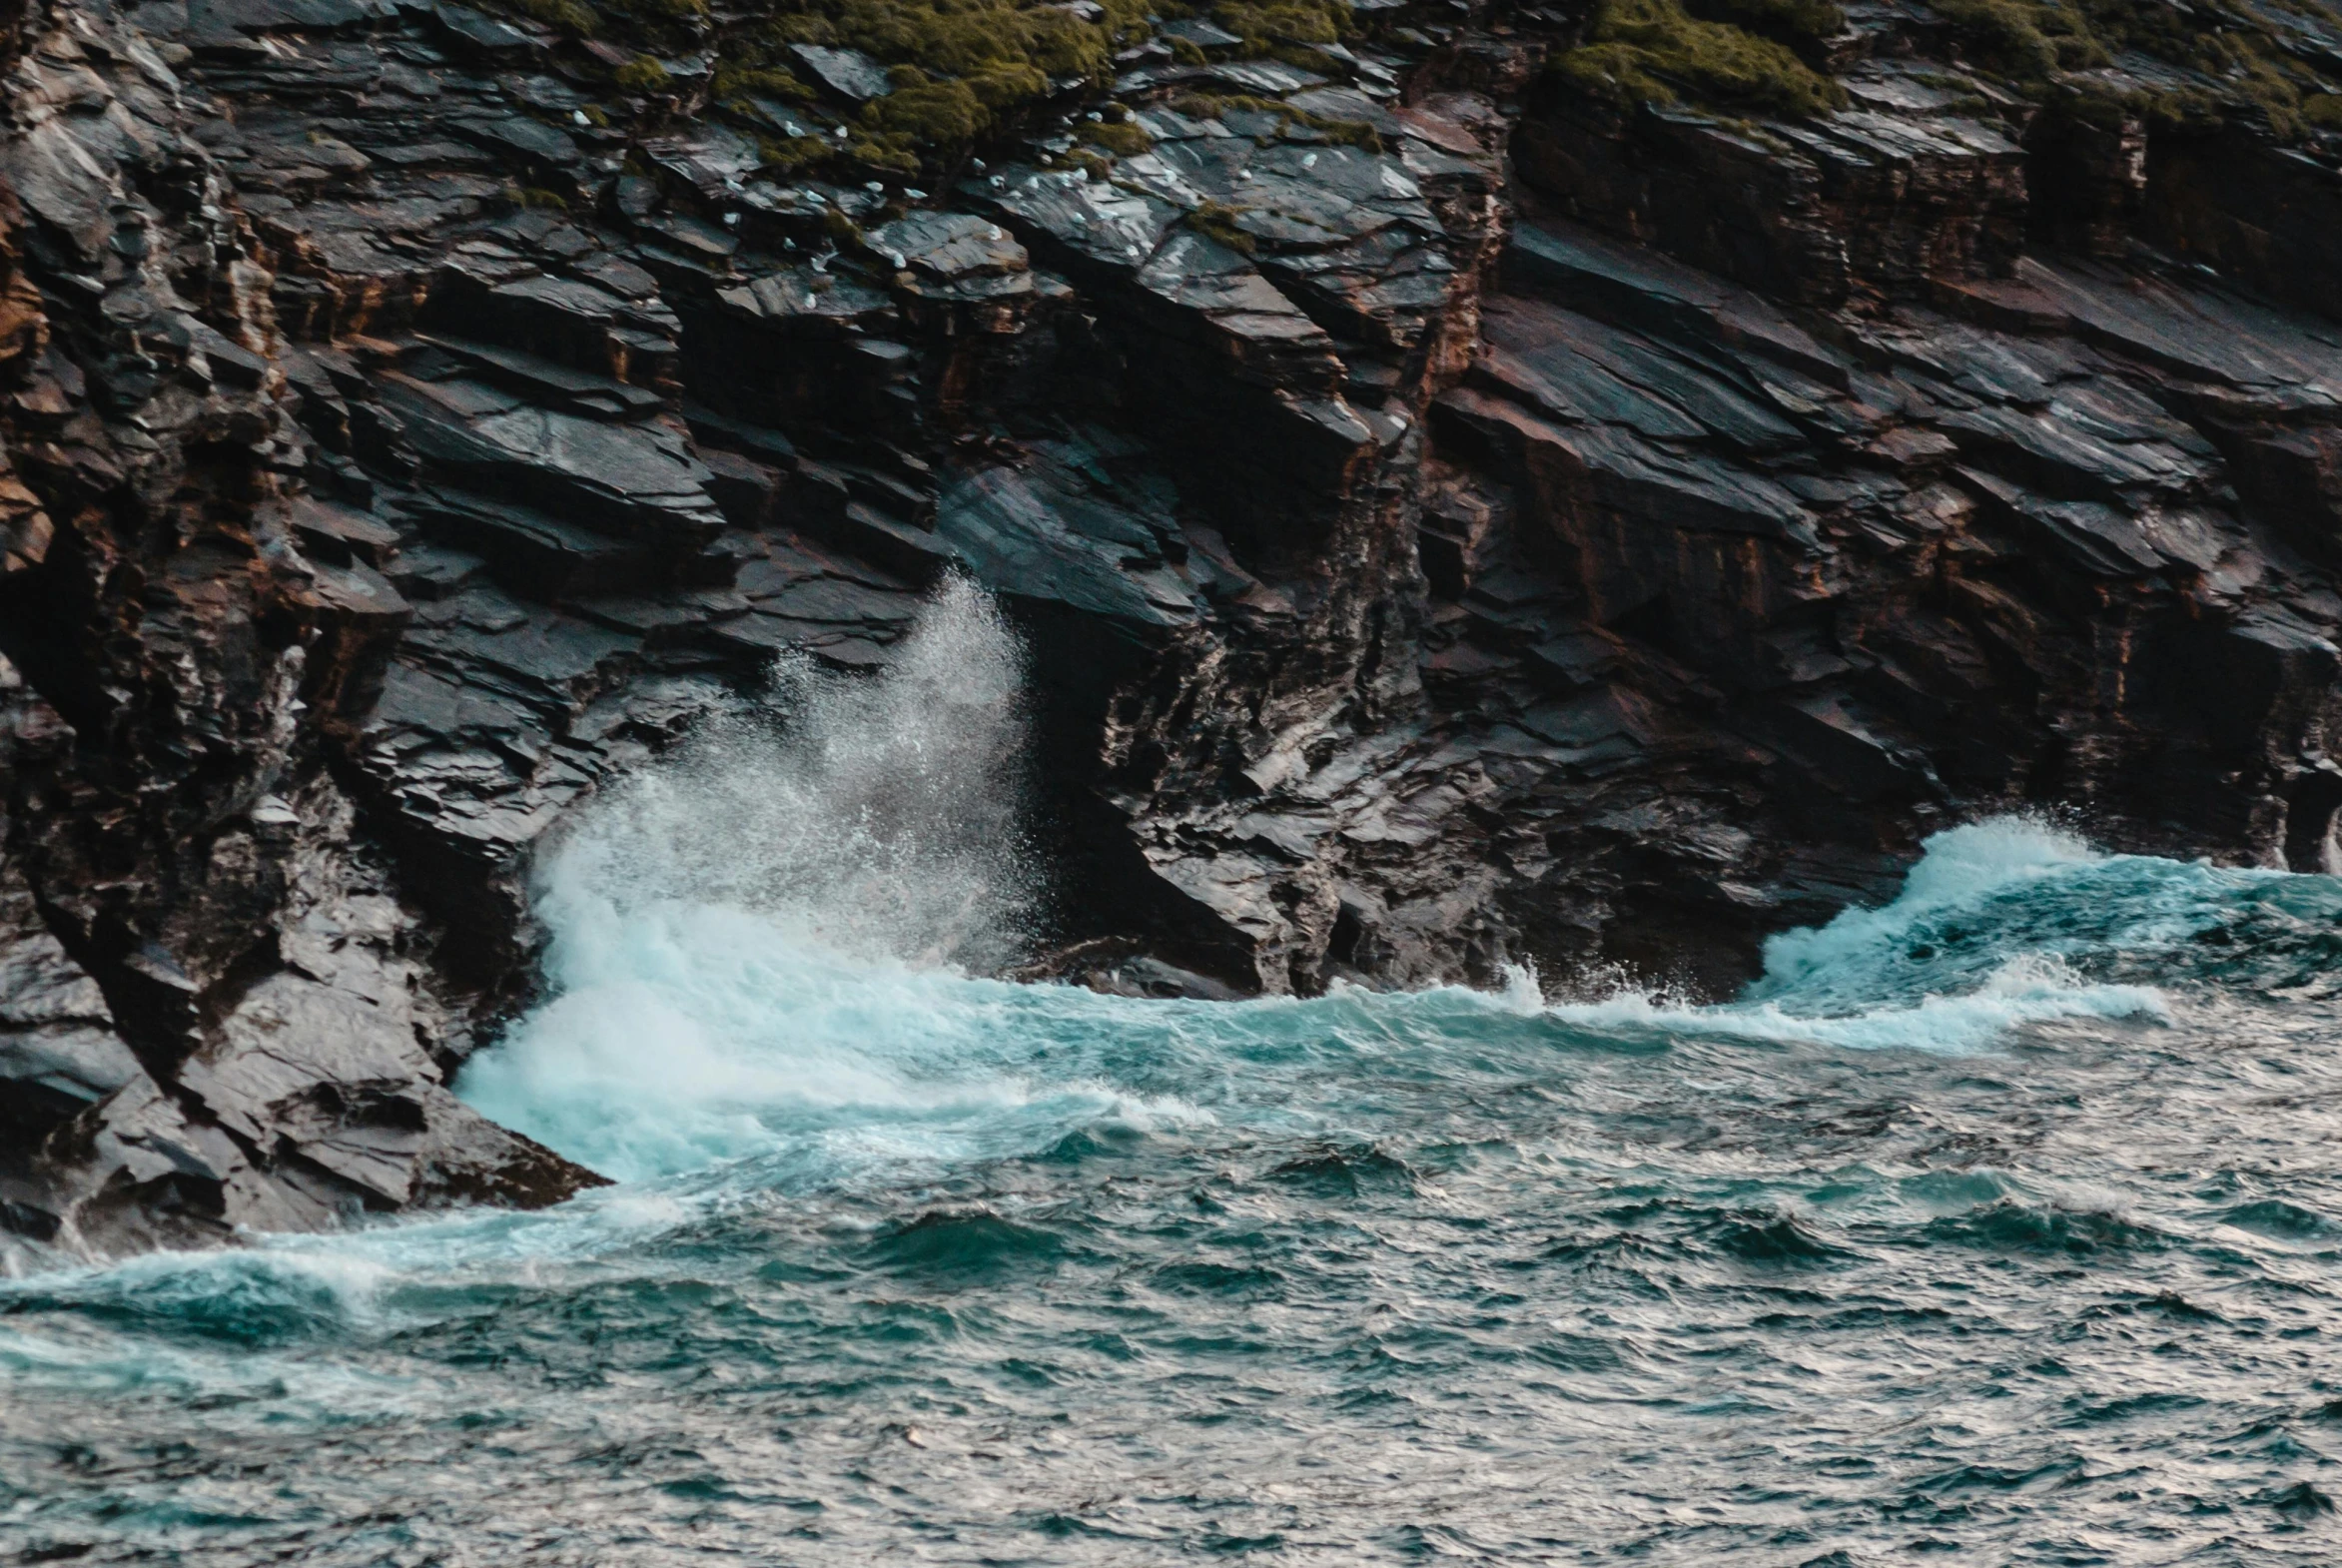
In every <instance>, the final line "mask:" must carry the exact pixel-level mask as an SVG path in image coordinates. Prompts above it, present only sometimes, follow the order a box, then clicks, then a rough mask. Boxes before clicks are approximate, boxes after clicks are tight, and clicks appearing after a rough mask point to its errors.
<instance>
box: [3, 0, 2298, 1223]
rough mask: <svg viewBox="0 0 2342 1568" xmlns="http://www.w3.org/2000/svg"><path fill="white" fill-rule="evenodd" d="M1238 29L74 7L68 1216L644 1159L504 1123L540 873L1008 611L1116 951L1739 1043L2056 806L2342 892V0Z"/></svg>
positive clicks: (20, 964)
mask: <svg viewBox="0 0 2342 1568" xmlns="http://www.w3.org/2000/svg"><path fill="white" fill-rule="evenodd" d="M1181 9H1182V8H1179V7H1171V6H1167V7H1165V8H1164V10H1165V14H1146V15H1142V14H1140V13H1139V11H1138V10H1137V9H1136V8H1135V7H1133V6H1130V5H1119V6H1114V7H1109V6H1106V5H1102V4H1098V3H1095V0H1074V3H1071V4H1065V5H1054V6H1034V7H1020V6H1016V5H1013V4H1009V3H1005V0H1002V3H995V4H991V5H968V6H963V7H959V8H957V9H952V8H927V9H918V8H913V7H909V6H892V7H890V6H887V5H884V4H879V3H876V0H869V3H864V0H855V3H848V4H838V5H826V6H825V5H822V4H807V5H799V6H796V7H794V8H791V9H786V10H766V11H760V12H755V13H745V14H735V13H730V12H727V11H723V10H720V9H719V10H709V9H707V8H705V7H704V6H703V5H701V4H698V3H695V0H668V3H665V4H657V5H653V4H648V3H645V4H643V5H641V6H638V7H636V8H634V9H632V10H628V11H611V12H597V11H591V10H587V9H585V8H583V7H581V6H579V5H576V4H574V3H570V0H534V3H531V4H528V5H526V6H524V7H519V8H515V9H511V10H506V11H500V12H497V13H495V14H490V13H489V12H486V11H481V10H474V9H468V8H465V7H463V6H459V5H455V4H452V3H446V4H429V3H421V0H151V3H148V4H145V5H141V6H138V7H136V8H135V9H130V10H115V9H110V8H109V7H108V6H106V5H105V4H103V3H101V0H81V3H78V4H73V3H64V0H52V3H50V4H47V5H35V6H33V7H31V8H29V9H23V10H20V11H19V12H17V13H16V14H15V15H14V16H13V17H12V18H11V19H9V20H8V21H7V23H6V39H7V52H6V61H5V72H6V87H5V90H4V93H5V115H6V123H5V129H4V134H0V173H4V174H5V177H6V193H5V196H4V197H0V397H4V400H0V438H4V440H5V455H6V467H5V470H0V656H4V657H0V786H4V787H0V812H4V816H0V827H4V829H5V839H4V843H5V854H4V856H0V1222H4V1223H5V1224H6V1225H7V1226H8V1227H10V1228H13V1229H15V1230H17V1231H20V1232H22V1233H24V1234H27V1235H30V1236H32V1237H35V1238H37V1239H40V1240H43V1241H50V1242H57V1243H60V1244H69V1245H79V1246H85V1247H95V1248H100V1249H108V1248H121V1247H130V1246H138V1245H146V1244H156V1243H184V1242H190V1241H198V1240H202V1239H206V1238H212V1237H221V1236H226V1235H229V1234H232V1233H233V1231H234V1229H235V1228H236V1227H237V1226H240V1225H241V1226H256V1227H273V1228H284V1227H310V1226H319V1225H325V1224H330V1223H335V1222H338V1221H339V1219H340V1218H342V1217H344V1216H348V1215H353V1214H357V1213H362V1212H366V1211H375V1210H385V1209H395V1208H400V1207H404V1206H408V1205H415V1204H429V1203H441V1202H450V1201H498V1202H521V1203H536V1202H544V1201H551V1200H555V1199H557V1198H559V1197H561V1196H564V1195H566V1194H568V1193H569V1192H571V1191H574V1190H576V1189H577V1188H578V1187H579V1186H580V1185H581V1184H585V1183H589V1182H591V1181H593V1180H595V1179H597V1178H596V1177H594V1176H592V1175H591V1174H590V1173H587V1172H584V1171H581V1170H579V1169H577V1168H575V1167H573V1166H571V1165H569V1164H567V1163H566V1162H564V1161H562V1160H561V1159H559V1158H558V1157H557V1156H554V1155H552V1154H550V1153H549V1152H547V1151H545V1150H542V1149H540V1148H538V1147H536V1146H534V1145H531V1144H529V1143H527V1142H526V1141H525V1140H522V1139H519V1138H517V1137H515V1136H513V1135H511V1134H508V1133H505V1132H503V1131H501V1130H499V1129H496V1128H494V1127H492V1126H490V1125H488V1124H487V1123H485V1122H483V1121H482V1120H481V1119H479V1118H478V1117H476V1116H475V1115H473V1114H472V1113H470V1112H469V1111H468V1110H466V1109H465V1108H464V1107H463V1106H462V1105H460V1104H459V1103H458V1102H457V1101H455V1100H454V1098H453V1097H452V1096H451V1095H450V1094H449V1093H448V1092H447V1090H446V1088H445V1079H446V1077H447V1075H448V1074H449V1073H450V1072H451V1071H452V1069H453V1068H454V1067H455V1066H456V1065H458V1064H459V1063H460V1062H461V1060H462V1058H463V1057H464V1055H465V1054H466V1053H467V1052H468V1051H469V1050H470V1049H471V1048H472V1046H473V1044H474V1043H475V1042H477V1041H479V1040H480V1039H482V1038H483V1037H484V1036H485V1035H486V1034H488V1033H491V1032H492V1031H493V1030H494V1029H495V1028H496V1027H497V1025H498V1024H499V1022H500V1021H501V1020H502V1019H504V1018H506V1017H508V1016H509V1014H510V1010H511V1009H512V1008H514V1007H515V1006H518V1005H520V1004H522V1003H523V1002H524V1001H525V1000H526V999H527V997H528V995H529V991H530V987H531V984H532V976H533V953H534V943H535V938H534V934H533V932H532V929H531V926H530V922H529V915H528V907H527V900H526V873H527V868H528V864H529V859H530V855H531V852H532V849H533V848H534V846H536V845H537V844H538V843H539V842H540V841H541V840H542V839H543V837H544V835H545V834H546V832H547V831H548V830H549V829H550V828H552V827H553V825H554V824H556V823H557V822H558V821H559V820H560V818H561V815H562V813H563V812H564V810H565V809H567V808H568V807H570V806H572V805H573V804H574V803H576V802H577V801H579V800H580V799H582V798H584V797H586V796H587V795H589V794H590V793H591V792H592V791H593V790H594V789H595V788H596V786H597V785H598V784H599V783H600V782H601V781H602V780H604V779H606V778H608V777H610V776H611V775H612V773H613V771H614V770H620V769H623V768H626V767H628V766H630V765H632V764H634V763H636V762H638V761H640V760H641V759H642V758H644V757H645V756H647V755H649V754H650V753H652V752H653V751H655V750H656V749H657V748H659V747H660V746H662V745H664V744H666V743H667V742H669V741H671V740H672V739H673V738H675V737H676V736H678V735H680V734H681V733H683V732H684V731H686V730H687V729H688V728H689V727H690V725H691V724H692V722H693V720H694V718H695V717H696V716H698V715H700V714H702V713H704V712H706V711H708V710H709V709H710V708H711V707H713V706H714V705H716V704H718V703H721V702H722V701H724V700H725V699H726V697H727V695H728V694H730V693H733V692H737V691H740V690H743V689H749V688H752V687H754V686H755V685H756V683H757V682H759V681H760V680H762V679H763V678H764V677H765V673H766V671H767V669H768V668H769V665H770V663H771V660H772V658H773V656H774V654H775V653H776V652H777V651H779V650H782V649H786V648H797V649H803V650H806V651H807V652H808V653H810V654H811V656H813V657H815V658H817V659H819V660H821V661H823V662H824V663H826V664H829V665H831V666H833V667H836V668H840V669H847V670H856V671H866V670H873V669H877V668H879V667H882V666H884V665H885V664H886V663H887V661H888V658H889V648H890V646H891V645H892V644H893V643H894V642H895V640H896V639H897V638H898V637H899V635H900V633H901V631H902V629H903V628H904V627H905V626H906V625H907V624H908V622H909V621H910V619H911V617H912V616H913V615H914V613H915V611H916V607H917V604H918V601H919V595H920V594H921V592H922V591H923V590H924V589H926V588H928V587H930V586H932V585H933V584H934V583H935V582H937V581H938V580H939V579H940V578H941V577H942V576H943V575H944V574H946V573H949V572H954V571H959V572H965V573H968V574H970V575H972V576H974V577H976V578H977V579H979V580H980V581H982V582H983V583H985V584H986V585H987V586H989V587H990V588H991V589H992V590H993V592H994V593H995V594H996V595H997V596H998V597H999V599H1000V600H1001V602H1002V603H1003V604H1004V605H1005V606H1006V607H1007V608H1008V609H1009V610H1010V612H1011V613H1012V615H1013V616H1014V617H1015V619H1016V620H1017V622H1018V623H1019V625H1020V626H1021V628H1022V629H1023V631H1024V634H1025V636H1026V639H1027V642H1028V644H1029V647H1030V649H1031V653H1032V671H1033V678H1034V700H1035V703H1036V707H1037V710H1038V712H1037V719H1038V726H1037V733H1038V735H1039V736H1040V737H1041V738H1040V742H1039V744H1040V747H1041V755H1040V757H1039V759H1038V763H1039V765H1038V767H1037V776H1038V779H1039V783H1040V792H1041V796H1042V799H1041V800H1040V802H1039V803H1038V804H1039V808H1040V817H1041V820H1042V821H1043V822H1044V824H1045V827H1044V832H1045V834H1046V836H1047V838H1048V840H1049V842H1048V846H1047V848H1048V852H1049V857H1050V858H1051V859H1052V860H1053V861H1054V862H1055V863H1056V864H1057V865H1059V866H1060V867H1062V868H1065V869H1064V874H1063V875H1062V877H1061V886H1060V890H1059V897H1058V898H1057V901H1056V920H1057V930H1056V931H1055V933H1054V938H1055V940H1054V942H1053V944H1052V946H1051V947H1050V949H1049V950H1048V951H1046V952H1043V953H1038V954H1036V955H1035V956H1034V959H1033V964H1032V967H1031V972H1032V973H1035V974H1052V975H1059V976H1065V977H1069V978H1075V979H1081V980H1085V981H1087V982H1088V983H1091V984H1096V985H1102V986H1108V987H1113V988H1118V989H1126V990H1140V991H1167V992H1176V991H1184V992H1187V993H1190V994H1227V993H1232V992H1251V991H1300V992H1309V991H1313V990H1317V989H1320V988H1322V987H1323V986H1325V985H1326V984H1328V983H1329V982H1330V981H1332V980H1333V979H1335V978H1337V977H1346V978H1351V979H1356V980H1362V981H1365V982H1367V983H1373V984H1392V985H1405V984H1417V983H1423V982H1428V981H1433V980H1441V979H1466V980H1488V979H1490V978H1492V977H1494V976H1495V975H1496V974H1497V973H1498V971H1499V970H1500V968H1501V967H1502V966H1503V965H1505V964H1507V963H1511V962H1516V961H1523V960H1527V961H1534V962H1535V963H1537V964H1538V966H1539V967H1540V971H1541V973H1543V974H1544V975H1545V976H1546V977H1547V978H1548V979H1549V980H1556V979H1559V978H1561V977H1566V976H1569V975H1571V974H1574V973H1578V972H1581V971H1584V970H1586V969H1588V968H1589V967H1593V966H1604V965H1608V966H1617V967H1624V968H1626V969H1629V970H1633V971H1638V972H1641V973H1644V974H1648V975H1655V976H1664V977H1669V978H1672V979H1675V980H1676V981H1678V982H1679V983H1682V984H1685V985H1689V986H1692V987H1694V988H1700V989H1707V990H1710V991H1717V990H1722V989H1725V988H1729V987H1730V986H1731V985H1733V984H1736V983H1737V982H1738V981H1739V980H1740V979H1742V978H1744V977H1745V976H1746V975H1747V974H1748V973H1749V972H1750V966H1751V963H1752V957H1753V954H1754V952H1755V949H1756V945H1757V943H1758V942H1759V941H1760V940H1761V939H1762V937H1763V936H1764V935H1765V934H1766V933H1767V932H1769V931H1772V930H1776V929H1779V928H1781V927H1783V926H1785V925H1788V924H1793V923H1799V922H1806V921H1811V920H1814V919H1817V918H1820V917H1823V916H1826V915H1827V914H1828V913H1829V912H1830V911H1831V910H1833V909H1835V908H1837V907H1839V906H1841V905H1843V904H1844V903H1846V902H1847V901H1849V900H1854V899H1862V898H1866V897H1870V896H1872V895H1874V894H1875V893H1877V892H1878V891H1879V890H1881V889H1882V888H1883V887H1885V886H1887V885H1888V884H1889V883H1890V882H1891V881H1892V879H1893V878H1894V877H1895V876H1896V875H1897V873H1898V871H1899V868H1900V867H1901V866H1902V865H1903V864H1905V863H1906V862H1908V860H1909V859H1910V857H1911V855H1912V854H1913V852H1914V850H1915V847H1916V844H1917V842H1918V840H1919V838H1920V837H1922V836H1924V835H1925V834H1926V833H1927V832H1928V831H1930V830H1931V828H1932V827H1933V826H1935V825H1938V824H1942V823H1944V822H1947V821H1949V820H1951V819H1952V818H1954V817H1956V816H1958V815H1960V814H1963V813H1972V812H1977V811H1983V810H1990V809H2001V808H2005V807H2007V806H2010V805H2015V804H2024V803H2031V804H2035V805H2039V806H2043V807H2073V808H2078V809H2079V810H2081V811H2083V812H2085V813H2086V815H2087V820H2088V821H2089V823H2090V825H2091V827H2092V829H2093V831H2094V832H2096V833H2098V834H2099V835H2100V836H2103V837H2106V838H2110V839H2112V840H2115V841H2118V842H2123V843H2128V844H2134V845H2138V846H2141V847H2153V848H2159V849H2165V850H2175V851H2182V852H2187V853H2198V854H2208V855H2212V856H2215V857H2218V858H2221V859H2227V860H2235V861H2249V862H2257V863H2264V864H2283V865H2290V866H2293V867H2296V868H2301V869H2324V868H2327V867H2329V866H2330V865H2331V864H2332V863H2333V861H2334V859H2335V856H2336V854H2337V850H2336V843H2335V813H2336V810H2337V808H2338V807H2342V767H2338V766H2337V765H2336V763H2335V762H2334V761H2332V760H2329V759H2328V757H2327V756H2326V753H2325V740H2326V733H2327V728H2328V726H2329V724H2330V722H2331V721H2332V717H2333V715H2334V714H2335V712H2336V707H2337V691H2338V688H2337V678H2338V674H2342V672H2338V670H2337V651H2336V638H2337V636H2338V635H2342V597H2337V595H2336V593H2335V592H2334V588H2333V578H2332V572H2333V569H2334V567H2335V565H2336V564H2337V562H2336V560H2335V555H2336V551H2337V541H2338V540H2342V329H2337V328H2336V327H2335V326H2333V325H2332V323H2331V322H2330V321H2329V320H2328V319H2327V316H2330V315H2331V314H2333V313H2335V312H2337V311H2338V310H2342V298H2337V296H2336V293H2335V290H2336V283H2335V278H2336V275H2335V273H2334V270H2333V268H2332V267H2331V265H2330V261H2329V259H2330V258H2331V257H2332V256H2333V255H2335V254H2336V249H2337V242H2338V241H2342V173H2338V172H2337V171H2338V169H2342V132H2338V131H2337V130H2336V129H2332V128H2335V127H2342V114H2334V113H2331V112H2329V111H2331V110H2334V109H2336V108H2342V98H2337V97H2335V96H2334V95H2333V94H2331V93H2329V92H2327V91H2326V86H2325V84H2326V83H2327V82H2328V81H2329V80H2334V81H2338V82H2342V23H2337V22H2336V20H2335V19H2334V17H2333V16H2332V15H2331V14H2329V13H2328V12H2327V11H2325V10H2324V9H2323V8H2322V7H2320V6H2318V5H2316V4H2310V3H2299V4H2288V5H2285V6H2283V7H2279V6H2276V5H2274V4H2271V5H2269V6H2267V7H2266V8H2262V7H2259V6H2256V5H2251V4H2246V3H2245V0H2234V3H2233V4H2231V5H2230V6H2228V7H2227V8H2226V9H2222V8H2218V7H2214V8H2211V9H2203V8H2198V10H2196V11H2194V12H2190V13H2187V17H2188V18H2192V20H2186V19H2182V20H2179V21H2173V20H2171V18H2170V17H2169V16H2166V15H2164V14H2162V13H2159V12H2157V13H2150V12H2147V11H2144V10H2141V9H2139V8H2136V7H2132V6H2128V5H2125V4H2120V3H2115V0H2104V3H2100V4H2097V5H2095V6H2079V7H2061V6H2059V5H2053V4H2027V3H2023V0H1988V3H1978V0H1943V3H1940V4H1938V5H1936V6H1933V7H1932V6H1930V5H1927V4H1922V3H1920V0H1876V3H1865V4H1858V5H1854V6H1850V7H1848V8H1847V9H1845V10H1840V9H1839V8H1837V7H1834V6H1830V5H1826V4H1821V3H1814V4H1806V5H1801V4H1794V3H1785V4H1782V5H1776V6H1763V5H1723V6H1720V7H1709V8H1704V9H1701V10H1700V11H1699V14H1697V15H1695V14H1693V13H1692V12H1690V11H1686V10H1683V9H1681V8H1680V7H1678V6H1676V5H1675V4H1673V0H1607V3H1605V4H1602V5H1598V6H1595V7H1593V8H1592V9H1586V8H1583V7H1578V8H1572V7H1569V6H1519V5H1505V4H1489V3H1484V0H1437V3H1435V0H1356V3H1353V4H1351V5H1349V6H1347V7H1343V6H1338V5H1335V6H1330V7H1329V6H1307V5H1300V4H1292V5H1282V6H1269V7H1261V6H1252V5H1242V4H1235V3H1228V4H1223V5H1222V6H1220V7H1219V8H1218V10H1216V11H1213V12H1211V13H1209V14H1207V15H1206V14H1193V15H1172V14H1171V13H1173V12H1177V11H1179V10H1181ZM2158 17H2160V18H2161V19H2160V20H2158ZM2318 313H2327V316H2321V315H2320V314H2318Z"/></svg>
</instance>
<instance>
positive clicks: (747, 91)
mask: <svg viewBox="0 0 2342 1568" xmlns="http://www.w3.org/2000/svg"><path fill="white" fill-rule="evenodd" d="M709 92H710V93H711V94H712V95H713V96H714V97H715V98H717V99H719V100H721V99H726V98H780V99H786V100H787V101H789V102H791V103H805V102H808V101H810V100H811V99H812V97H813V89H811V88H810V87H807V86H806V85H805V84H804V83H803V82H800V81H799V80H797V78H796V77H795V76H793V75H791V74H790V73H789V72H787V71H784V70H780V69H778V68H776V67H772V66H741V65H730V64H726V65H719V66H717V67H716V74H715V80H714V81H713V82H712V83H711V84H710V86H709Z"/></svg>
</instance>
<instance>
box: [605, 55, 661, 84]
mask: <svg viewBox="0 0 2342 1568" xmlns="http://www.w3.org/2000/svg"><path fill="white" fill-rule="evenodd" d="M610 80H611V81H612V82H613V83H615V84H616V86H617V88H618V91H620V92H622V93H655V92H658V91H660V90H661V89H662V88H664V87H665V86H666V85H667V82H668V80H669V78H668V76H667V68H666V67H665V66H663V65H661V64H659V63H658V62H657V61H656V60H653V59H652V58H651V57H650V56H649V55H636V56H635V57H634V58H633V59H631V60H629V61H627V62H626V63H625V64H624V65H622V66H620V67H618V69H617V70H616V72H614V73H613V74H612V75H611V77H610Z"/></svg>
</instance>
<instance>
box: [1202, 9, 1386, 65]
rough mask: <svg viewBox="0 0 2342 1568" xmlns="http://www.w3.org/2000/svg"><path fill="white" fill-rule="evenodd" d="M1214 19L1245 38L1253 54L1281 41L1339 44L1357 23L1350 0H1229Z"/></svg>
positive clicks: (1288, 42)
mask: <svg viewBox="0 0 2342 1568" xmlns="http://www.w3.org/2000/svg"><path fill="white" fill-rule="evenodd" d="M1211 19H1212V21H1214V22H1215V23H1217V24H1218V25H1219V26H1221V27H1224V28H1226V29H1227V30H1228V31H1229V32H1231V33H1233V34H1235V35H1236V36H1237V37H1238V38H1241V39H1242V40H1243V41H1244V48H1245V51H1246V52H1247V53H1249V54H1268V53H1270V52H1272V51H1274V50H1275V49H1276V46H1277V45H1279V44H1338V43H1340V42H1341V41H1342V40H1343V39H1344V38H1346V37H1348V36H1349V35H1350V34H1351V33H1352V32H1353V31H1355V27H1354V25H1353V24H1352V22H1351V20H1350V8H1349V5H1348V0H1280V3H1276V4H1270V5H1251V4H1245V3H1242V0H1229V3H1227V4H1224V5H1221V6H1220V7H1219V8H1218V9H1216V10H1215V11H1213V12H1212V13H1211Z"/></svg>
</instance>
